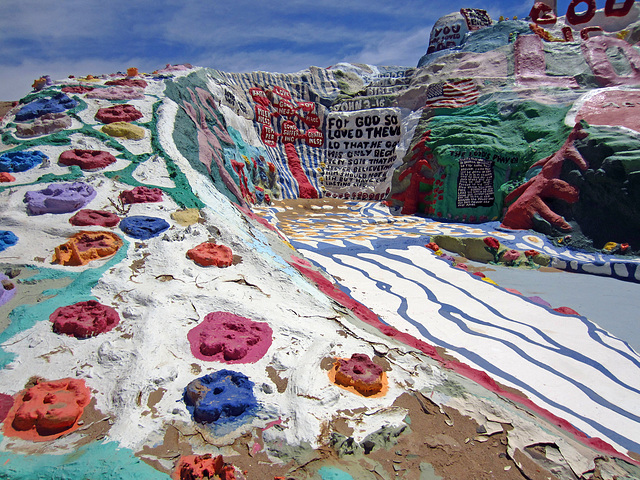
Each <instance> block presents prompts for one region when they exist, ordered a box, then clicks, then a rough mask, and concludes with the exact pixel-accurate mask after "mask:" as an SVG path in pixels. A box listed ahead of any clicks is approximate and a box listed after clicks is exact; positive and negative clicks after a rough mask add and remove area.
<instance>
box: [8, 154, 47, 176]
mask: <svg viewBox="0 0 640 480" xmlns="http://www.w3.org/2000/svg"><path fill="white" fill-rule="evenodd" d="M45 158H48V157H47V156H46V155H45V154H44V153H42V152H41V151H40V150H33V151H19V152H7V153H3V154H2V155H0V172H13V173H15V172H26V171H27V170H31V169H32V168H34V167H37V166H38V165H40V164H41V163H42V161H43V160H44V159H45ZM14 180H15V179H14Z"/></svg>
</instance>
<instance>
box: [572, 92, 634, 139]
mask: <svg viewBox="0 0 640 480" xmlns="http://www.w3.org/2000/svg"><path fill="white" fill-rule="evenodd" d="M580 120H586V121H587V123H588V124H589V125H612V126H621V127H627V128H630V129H631V130H635V131H636V132H640V92H638V91H636V90H606V91H603V92H599V93H596V94H595V95H592V96H590V97H589V99H587V100H586V101H585V102H584V103H583V104H582V106H581V107H580V110H579V111H578V113H577V115H576V119H575V121H576V122H579V121H580Z"/></svg>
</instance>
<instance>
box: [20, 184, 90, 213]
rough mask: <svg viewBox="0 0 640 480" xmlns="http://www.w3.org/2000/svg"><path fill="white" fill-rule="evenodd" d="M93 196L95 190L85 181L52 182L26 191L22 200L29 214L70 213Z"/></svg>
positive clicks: (82, 205)
mask: <svg viewBox="0 0 640 480" xmlns="http://www.w3.org/2000/svg"><path fill="white" fill-rule="evenodd" d="M95 196H96V191H95V190H94V188H93V187H92V186H91V185H89V184H87V183H83V182H73V183H52V184H51V185H49V186H48V187H46V188H44V189H42V190H36V191H30V192H27V193H26V194H25V196H24V202H25V203H26V204H27V211H28V213H29V215H43V214H45V213H70V212H75V211H76V210H78V209H80V208H82V207H84V206H85V205H86V204H87V203H89V202H90V201H91V200H93V199H94V198H95Z"/></svg>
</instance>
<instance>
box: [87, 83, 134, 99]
mask: <svg viewBox="0 0 640 480" xmlns="http://www.w3.org/2000/svg"><path fill="white" fill-rule="evenodd" d="M87 98H101V99H103V100H134V99H136V98H144V92H143V91H142V89H141V88H138V87H119V86H113V87H106V88H97V89H95V90H94V91H93V92H90V93H87Z"/></svg>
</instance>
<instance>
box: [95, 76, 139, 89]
mask: <svg viewBox="0 0 640 480" xmlns="http://www.w3.org/2000/svg"><path fill="white" fill-rule="evenodd" d="M105 85H119V86H121V87H137V88H146V87H147V82H145V81H144V80H142V79H141V78H119V79H118V80H109V81H108V82H105Z"/></svg>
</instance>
